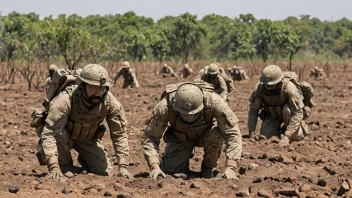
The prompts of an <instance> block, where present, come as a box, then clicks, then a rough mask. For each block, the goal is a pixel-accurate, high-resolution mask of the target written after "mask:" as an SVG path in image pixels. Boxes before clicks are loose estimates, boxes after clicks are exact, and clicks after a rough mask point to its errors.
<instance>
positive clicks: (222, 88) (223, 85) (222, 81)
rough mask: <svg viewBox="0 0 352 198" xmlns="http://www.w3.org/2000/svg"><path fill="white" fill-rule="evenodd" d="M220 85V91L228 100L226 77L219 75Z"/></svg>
mask: <svg viewBox="0 0 352 198" xmlns="http://www.w3.org/2000/svg"><path fill="white" fill-rule="evenodd" d="M219 85H220V87H219V88H218V89H219V90H220V91H219V92H218V93H219V95H220V96H221V97H222V98H224V99H225V100H226V97H227V93H228V90H227V85H226V82H225V79H224V78H223V77H220V76H219Z"/></svg>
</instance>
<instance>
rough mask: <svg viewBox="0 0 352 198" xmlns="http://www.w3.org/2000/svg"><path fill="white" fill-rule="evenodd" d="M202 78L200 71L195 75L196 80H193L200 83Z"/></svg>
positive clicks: (202, 74) (202, 71)
mask: <svg viewBox="0 0 352 198" xmlns="http://www.w3.org/2000/svg"><path fill="white" fill-rule="evenodd" d="M203 77H204V70H203V69H201V70H200V71H199V73H198V74H197V76H196V78H195V79H194V82H202V81H203Z"/></svg>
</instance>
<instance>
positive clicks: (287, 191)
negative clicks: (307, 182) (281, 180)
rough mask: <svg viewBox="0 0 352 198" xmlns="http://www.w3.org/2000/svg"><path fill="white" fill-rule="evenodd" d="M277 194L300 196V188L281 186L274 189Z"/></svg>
mask: <svg viewBox="0 0 352 198" xmlns="http://www.w3.org/2000/svg"><path fill="white" fill-rule="evenodd" d="M274 193H275V194H281V195H285V196H298V190H297V189H295V188H280V189H275V190H274Z"/></svg>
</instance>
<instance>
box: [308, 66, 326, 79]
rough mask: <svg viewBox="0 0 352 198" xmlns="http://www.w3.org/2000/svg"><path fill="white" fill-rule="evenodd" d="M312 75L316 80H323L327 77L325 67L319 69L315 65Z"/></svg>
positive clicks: (311, 71)
mask: <svg viewBox="0 0 352 198" xmlns="http://www.w3.org/2000/svg"><path fill="white" fill-rule="evenodd" d="M310 76H311V77H312V76H313V77H314V79H315V80H322V79H325V78H326V74H325V72H324V70H323V69H319V68H318V67H314V68H313V69H311V70H310Z"/></svg>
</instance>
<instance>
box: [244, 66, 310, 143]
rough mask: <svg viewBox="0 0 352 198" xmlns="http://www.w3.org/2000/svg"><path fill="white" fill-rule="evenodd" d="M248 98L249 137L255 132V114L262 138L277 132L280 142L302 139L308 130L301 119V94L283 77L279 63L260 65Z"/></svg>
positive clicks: (302, 106)
mask: <svg viewBox="0 0 352 198" xmlns="http://www.w3.org/2000/svg"><path fill="white" fill-rule="evenodd" d="M249 102H250V109H249V112H248V131H249V135H250V138H254V136H255V130H256V126H257V121H258V117H260V118H261V119H262V120H263V123H262V126H261V128H260V135H263V136H265V137H266V138H270V137H272V136H279V137H281V138H282V139H281V142H282V144H283V145H287V144H289V141H299V140H302V139H303V138H304V136H305V135H307V134H308V127H307V125H306V123H305V121H304V120H303V119H304V113H303V108H304V106H305V105H304V102H303V95H302V93H301V91H300V90H299V89H298V88H297V87H296V85H295V84H294V83H293V82H291V81H290V80H287V79H286V78H285V79H284V73H283V72H282V71H281V69H280V67H278V66H276V65H269V66H267V67H265V68H264V70H263V72H262V76H261V77H260V82H258V83H257V85H256V86H255V88H254V90H253V92H252V94H251V96H250V98H249Z"/></svg>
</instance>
